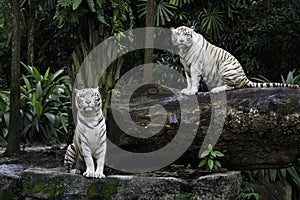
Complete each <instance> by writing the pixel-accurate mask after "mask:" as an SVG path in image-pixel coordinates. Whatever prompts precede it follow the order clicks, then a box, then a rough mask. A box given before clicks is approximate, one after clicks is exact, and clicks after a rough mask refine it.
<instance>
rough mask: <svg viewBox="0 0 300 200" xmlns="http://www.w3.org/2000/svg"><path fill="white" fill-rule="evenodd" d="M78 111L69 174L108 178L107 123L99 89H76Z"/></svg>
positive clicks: (68, 159) (67, 160)
mask: <svg viewBox="0 0 300 200" xmlns="http://www.w3.org/2000/svg"><path fill="white" fill-rule="evenodd" d="M75 104H76V107H77V109H78V112H77V125H76V129H75V134H74V138H73V143H72V144H70V145H69V146H68V149H67V152H66V155H65V159H64V166H65V168H66V170H67V171H68V172H71V173H76V174H81V173H82V172H83V176H85V177H93V178H104V177H105V175H104V174H103V169H104V163H105V154H106V124H105V119H104V116H103V113H102V108H101V106H102V102H101V95H100V93H99V90H98V88H85V89H81V90H77V89H75Z"/></svg>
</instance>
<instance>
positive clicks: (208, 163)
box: [207, 159, 214, 170]
mask: <svg viewBox="0 0 300 200" xmlns="http://www.w3.org/2000/svg"><path fill="white" fill-rule="evenodd" d="M207 165H208V169H209V170H212V169H213V167H214V161H213V160H211V159H208V161H207Z"/></svg>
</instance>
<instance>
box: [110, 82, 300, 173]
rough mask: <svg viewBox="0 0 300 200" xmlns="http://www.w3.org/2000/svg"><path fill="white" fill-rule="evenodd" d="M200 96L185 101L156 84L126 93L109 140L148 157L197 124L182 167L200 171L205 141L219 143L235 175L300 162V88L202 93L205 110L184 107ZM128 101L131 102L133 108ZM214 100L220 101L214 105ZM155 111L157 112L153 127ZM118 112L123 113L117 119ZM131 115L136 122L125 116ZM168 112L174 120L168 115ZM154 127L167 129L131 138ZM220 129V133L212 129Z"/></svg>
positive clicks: (112, 120) (183, 97)
mask: <svg viewBox="0 0 300 200" xmlns="http://www.w3.org/2000/svg"><path fill="white" fill-rule="evenodd" d="M129 91H130V89H129ZM131 95H132V96H131ZM194 97H195V96H182V95H180V94H179V92H178V91H175V90H173V91H171V90H168V89H166V88H164V87H160V86H159V87H158V86H156V85H148V86H143V87H142V88H140V89H138V90H136V92H135V93H134V94H130V92H127V91H126V88H125V89H124V91H122V96H121V98H120V103H119V104H118V107H114V108H112V109H109V112H108V124H107V126H108V137H109V139H110V140H111V141H112V142H113V143H115V144H116V145H117V146H119V147H121V148H123V149H125V150H127V151H130V152H141V153H143V152H145V153H147V152H152V151H155V150H158V149H161V148H162V147H164V146H166V145H167V144H168V143H170V142H171V141H172V139H173V138H174V137H175V136H176V134H177V132H178V129H179V127H181V126H186V127H189V126H195V125H197V126H196V127H197V135H196V137H195V139H194V142H193V144H191V145H190V147H189V149H188V150H187V151H186V152H185V154H184V155H183V156H181V157H180V159H179V160H178V161H177V162H179V163H184V164H194V166H196V165H197V164H198V163H199V157H198V153H199V150H200V148H201V146H202V143H203V141H205V144H204V145H203V147H206V146H207V145H208V143H213V145H214V143H215V141H217V143H216V145H215V149H216V150H219V151H221V152H223V153H224V154H225V157H223V158H222V159H221V163H222V166H223V167H226V168H228V169H230V170H235V169H239V170H240V169H256V168H283V167H286V166H289V165H290V164H291V163H297V159H298V158H299V157H300V135H299V134H300V90H299V89H290V88H263V89H260V88H245V89H239V90H232V91H228V92H226V94H223V96H222V95H221V96H216V95H214V96H210V94H209V93H200V94H198V95H197V96H196V97H197V100H198V104H199V109H192V108H189V107H188V106H184V108H182V107H183V106H180V105H191V102H193V101H191V99H192V98H194ZM124 99H130V103H129V105H127V102H126V101H124ZM211 99H213V100H214V103H213V105H214V106H212V103H211ZM122 101H124V103H123V102H122ZM179 102H180V103H181V104H179ZM158 104H159V105H160V106H163V107H164V108H165V109H166V111H165V110H164V109H162V107H160V106H157V105H158ZM150 107H152V108H151V109H152V110H155V114H154V118H153V119H152V118H151V122H150V117H149V108H150ZM155 107H157V109H155ZM191 107H192V106H191ZM153 108H154V109H153ZM151 109H150V111H151ZM112 111H113V112H114V113H117V114H116V115H115V116H114V117H113V116H112ZM126 112H127V113H129V116H130V117H128V115H125V114H124V113H126ZM166 113H168V114H169V115H168V116H166ZM116 116H117V117H118V118H121V119H123V121H124V122H123V123H124V124H126V127H127V130H121V129H120V127H119V125H117V124H116V123H115V121H114V120H115V117H116ZM152 116H153V115H152ZM182 117H183V118H184V119H182ZM155 118H158V119H160V120H156V119H155ZM161 119H164V120H161ZM150 123H152V125H153V127H155V126H157V127H160V126H161V127H162V128H161V130H160V131H158V132H157V134H156V135H154V136H152V137H149V138H138V137H133V136H131V135H128V134H127V133H135V135H136V134H141V135H142V134H143V132H142V131H139V130H137V129H136V128H135V126H136V125H140V126H142V127H146V126H148V125H149V124H150ZM153 123H154V124H153ZM212 125H213V126H212ZM215 126H216V127H217V128H211V127H215ZM209 127H210V128H209ZM220 127H221V128H220ZM220 130H221V131H220ZM192 131H194V130H192ZM219 131H220V133H218V132H219ZM208 133H210V134H208ZM214 133H215V135H214ZM187 135H188V134H187ZM207 135H210V136H213V138H209V137H206V136H207ZM187 137H188V136H187ZM210 141H211V142H210ZM203 147H202V148H203ZM202 150H203V149H202Z"/></svg>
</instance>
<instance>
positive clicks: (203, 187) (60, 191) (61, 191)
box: [0, 168, 241, 200]
mask: <svg viewBox="0 0 300 200" xmlns="http://www.w3.org/2000/svg"><path fill="white" fill-rule="evenodd" d="M12 174H14V175H16V176H7V174H5V173H3V171H0V177H1V182H0V199H74V200H75V199H76V200H77V199H104V200H106V199H107V200H110V199H112V200H133V199H137V200H142V199H143V200H147V199H149V200H152V199H161V200H168V199H170V200H174V199H185V198H187V197H189V198H188V199H198V200H210V199H211V200H234V199H236V197H237V193H238V190H239V188H240V185H241V175H240V173H239V172H235V171H231V172H226V173H220V174H212V175H207V176H202V177H199V178H195V179H194V180H189V181H187V180H183V179H178V178H172V177H141V176H126V175H122V176H121V175H112V176H109V177H107V178H105V179H88V178H85V177H83V176H80V175H72V174H67V173H63V172H60V170H59V169H44V168H29V169H26V170H23V169H22V168H19V170H18V172H14V173H11V175H12Z"/></svg>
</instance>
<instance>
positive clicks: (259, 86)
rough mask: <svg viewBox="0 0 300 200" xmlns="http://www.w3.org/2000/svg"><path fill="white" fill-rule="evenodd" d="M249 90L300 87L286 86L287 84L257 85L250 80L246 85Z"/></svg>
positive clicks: (297, 86)
mask: <svg viewBox="0 0 300 200" xmlns="http://www.w3.org/2000/svg"><path fill="white" fill-rule="evenodd" d="M245 86H246V87H249V88H268V87H287V88H300V85H293V84H285V83H257V82H252V81H250V80H248V83H246V85H245Z"/></svg>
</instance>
